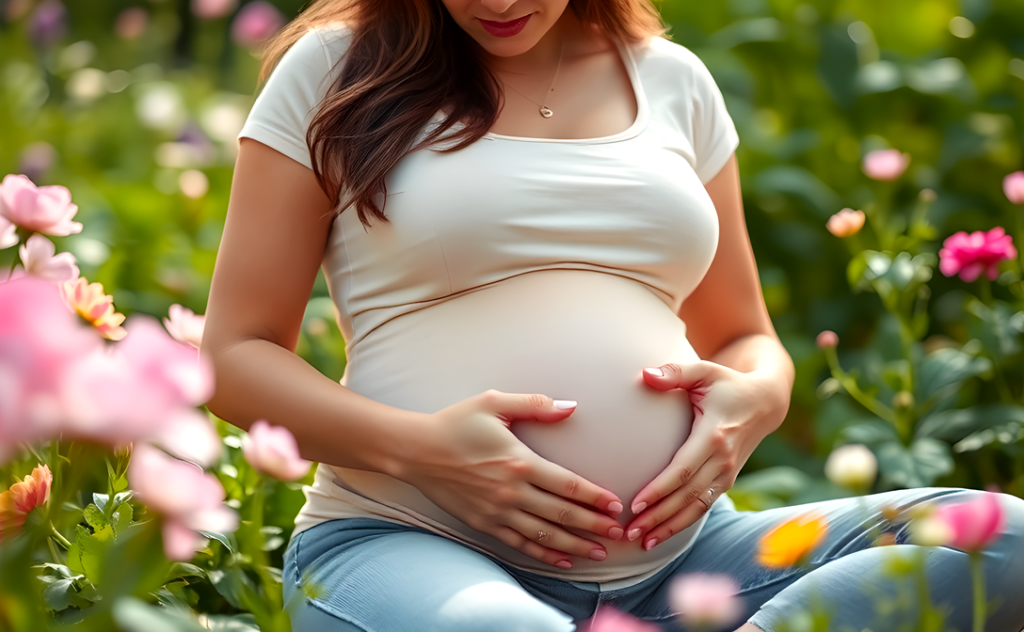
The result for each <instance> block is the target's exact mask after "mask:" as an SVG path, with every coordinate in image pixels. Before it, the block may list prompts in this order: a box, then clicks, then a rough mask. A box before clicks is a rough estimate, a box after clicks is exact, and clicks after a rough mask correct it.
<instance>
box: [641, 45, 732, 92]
mask: <svg viewBox="0 0 1024 632" xmlns="http://www.w3.org/2000/svg"><path fill="white" fill-rule="evenodd" d="M631 50H632V52H633V55H634V58H635V59H636V63H637V70H639V71H640V73H641V75H642V76H643V77H644V79H645V80H649V81H650V84H651V85H654V86H660V85H665V86H670V85H676V86H678V85H679V82H680V81H682V82H683V83H684V85H686V84H689V85H693V84H694V83H696V84H698V85H700V84H705V83H707V82H709V81H710V82H712V83H713V82H714V79H713V78H712V77H711V73H710V72H709V71H708V68H707V66H706V65H705V64H704V62H703V61H702V60H701V58H700V57H698V56H697V54H696V53H694V52H693V51H692V50H690V49H689V48H687V47H686V46H683V45H682V44H678V43H676V42H673V41H671V40H668V39H665V38H664V37H659V36H655V37H650V38H648V39H646V40H644V41H643V42H639V43H636V44H633V45H632V46H631ZM645 82H646V81H645Z"/></svg>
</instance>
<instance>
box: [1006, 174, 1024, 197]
mask: <svg viewBox="0 0 1024 632" xmlns="http://www.w3.org/2000/svg"><path fill="white" fill-rule="evenodd" d="M1003 193H1005V194H1006V199H1008V200H1010V202H1012V203H1013V204H1024V171H1014V172H1013V173H1011V174H1010V175H1008V176H1006V177H1005V178H1003Z"/></svg>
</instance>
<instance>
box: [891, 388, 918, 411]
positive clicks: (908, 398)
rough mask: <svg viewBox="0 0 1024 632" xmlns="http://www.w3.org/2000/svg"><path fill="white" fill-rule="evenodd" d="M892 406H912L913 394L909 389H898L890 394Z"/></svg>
mask: <svg viewBox="0 0 1024 632" xmlns="http://www.w3.org/2000/svg"><path fill="white" fill-rule="evenodd" d="M892 407H893V408H913V407H914V394H913V393H911V392H910V391H900V392H898V393H896V394H895V395H893V396H892Z"/></svg>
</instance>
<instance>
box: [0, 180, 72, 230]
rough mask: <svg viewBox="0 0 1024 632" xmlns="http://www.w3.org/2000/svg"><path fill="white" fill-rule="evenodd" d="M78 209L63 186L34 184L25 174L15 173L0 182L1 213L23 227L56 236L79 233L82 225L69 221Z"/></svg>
mask: <svg viewBox="0 0 1024 632" xmlns="http://www.w3.org/2000/svg"><path fill="white" fill-rule="evenodd" d="M77 212H78V207H77V206H75V205H74V204H72V203H71V192H70V191H68V190H67V188H66V187H62V186H45V187H36V185H35V184H33V183H32V181H31V180H29V179H28V178H27V177H25V176H23V175H14V174H9V175H7V176H5V177H4V179H3V182H0V216H2V217H4V218H5V219H7V220H8V221H9V222H11V223H13V224H15V225H17V226H20V227H22V228H24V229H25V230H29V231H32V232H36V233H45V234H47V235H53V236H55V237H66V236H67V235H71V234H73V233H80V232H82V225H81V224H79V223H78V222H73V221H71V218H72V217H74V216H75V213H77Z"/></svg>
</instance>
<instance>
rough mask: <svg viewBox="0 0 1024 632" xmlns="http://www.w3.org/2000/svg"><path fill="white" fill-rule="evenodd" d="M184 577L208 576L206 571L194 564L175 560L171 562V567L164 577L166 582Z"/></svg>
mask: <svg viewBox="0 0 1024 632" xmlns="http://www.w3.org/2000/svg"><path fill="white" fill-rule="evenodd" d="M182 577H206V571H204V570H203V569H201V568H199V567H198V566H196V565H194V564H188V563H185V562H174V563H173V564H171V568H170V569H168V571H167V577H166V578H165V579H164V583H165V584H166V583H167V582H170V581H173V580H175V579H180V578H182Z"/></svg>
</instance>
